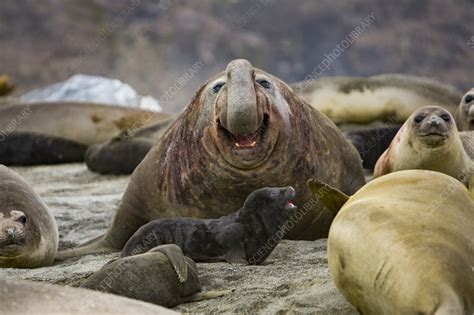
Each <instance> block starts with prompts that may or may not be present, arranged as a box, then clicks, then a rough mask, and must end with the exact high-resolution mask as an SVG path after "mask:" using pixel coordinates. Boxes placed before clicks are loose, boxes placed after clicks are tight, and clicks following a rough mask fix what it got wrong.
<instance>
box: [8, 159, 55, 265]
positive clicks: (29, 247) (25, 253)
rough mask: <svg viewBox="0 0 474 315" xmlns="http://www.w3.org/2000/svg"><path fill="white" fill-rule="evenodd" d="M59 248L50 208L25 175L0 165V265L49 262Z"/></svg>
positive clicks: (52, 259)
mask: <svg viewBox="0 0 474 315" xmlns="http://www.w3.org/2000/svg"><path fill="white" fill-rule="evenodd" d="M57 249H58V227H57V226H56V221H55V219H54V216H53V214H52V213H51V211H50V210H49V209H48V207H47V206H46V204H45V203H44V202H43V201H42V200H41V198H40V196H38V194H37V193H36V192H35V191H34V190H33V188H32V187H31V186H30V185H29V184H28V183H27V182H26V181H25V180H24V179H23V178H21V177H20V176H19V175H18V174H16V173H15V172H13V171H11V170H9V169H8V168H7V167H5V166H3V165H0V268H35V267H41V266H48V265H51V264H52V263H53V261H54V258H55V256H56V253H57Z"/></svg>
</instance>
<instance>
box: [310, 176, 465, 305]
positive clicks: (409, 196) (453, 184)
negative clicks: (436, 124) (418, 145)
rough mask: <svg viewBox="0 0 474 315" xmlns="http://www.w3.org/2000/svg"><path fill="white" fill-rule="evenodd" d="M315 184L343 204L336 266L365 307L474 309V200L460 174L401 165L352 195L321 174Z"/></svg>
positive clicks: (330, 202) (334, 248) (333, 237)
mask: <svg viewBox="0 0 474 315" xmlns="http://www.w3.org/2000/svg"><path fill="white" fill-rule="evenodd" d="M309 185H310V187H311V190H312V191H313V192H314V193H315V194H316V196H318V198H319V200H320V201H321V202H322V203H324V204H325V205H326V206H328V207H329V208H331V209H333V211H336V212H337V211H339V212H338V214H337V216H336V218H335V219H334V222H333V223H332V225H331V229H330V231H329V237H328V263H329V269H330V272H331V277H332V279H333V280H334V282H335V284H336V286H337V287H338V289H339V290H340V291H341V292H342V293H343V295H344V296H345V297H346V299H347V300H348V301H349V302H350V303H351V304H352V305H354V306H355V307H356V308H357V310H358V311H359V312H360V313H361V314H473V312H474V272H473V269H472V268H473V266H474V242H473V229H472V227H473V226H474V202H473V199H472V198H473V197H472V196H471V195H470V194H469V191H468V190H467V189H466V188H465V187H464V186H463V185H462V184H461V183H460V182H459V181H457V180H456V179H454V178H452V177H451V176H447V175H445V174H442V173H439V172H432V171H426V170H407V171H400V172H395V173H392V174H388V175H385V176H382V177H380V178H377V179H375V180H373V181H371V182H369V183H368V184H367V185H365V186H364V187H362V188H361V189H360V190H359V191H357V193H355V194H354V195H353V196H351V197H350V198H349V197H348V196H346V195H344V194H342V193H341V192H340V191H338V190H337V189H334V188H333V187H330V186H328V185H326V184H324V183H321V182H317V181H310V182H309ZM339 209H340V210H339Z"/></svg>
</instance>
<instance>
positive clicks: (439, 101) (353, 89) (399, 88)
mask: <svg viewBox="0 0 474 315" xmlns="http://www.w3.org/2000/svg"><path fill="white" fill-rule="evenodd" d="M292 87H293V89H294V90H295V92H296V93H297V94H299V95H300V96H301V97H302V98H303V99H304V100H305V101H306V102H308V103H309V104H311V105H312V106H314V107H315V108H317V109H318V110H320V111H321V112H323V113H324V114H326V115H327V116H328V117H329V118H331V120H333V121H334V122H336V123H338V124H340V123H359V124H366V123H369V122H372V121H377V120H384V121H385V120H389V121H391V122H395V121H396V122H400V123H401V122H404V121H405V120H406V119H407V118H408V116H410V115H411V113H413V112H414V111H415V110H417V109H418V108H420V107H423V106H427V105H438V106H443V107H445V108H447V109H448V110H449V111H450V112H451V113H452V114H454V112H455V110H456V105H457V104H458V103H459V99H460V98H461V95H462V94H461V92H460V91H458V90H457V89H456V88H454V87H453V86H449V85H446V84H442V83H439V82H437V81H435V80H432V79H428V78H423V77H416V76H410V75H403V74H384V75H377V76H372V77H368V78H366V77H328V78H322V79H318V80H313V81H303V82H300V83H295V84H293V85H292Z"/></svg>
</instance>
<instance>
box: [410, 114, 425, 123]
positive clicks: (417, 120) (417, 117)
mask: <svg viewBox="0 0 474 315" xmlns="http://www.w3.org/2000/svg"><path fill="white" fill-rule="evenodd" d="M423 118H425V117H423V116H422V115H417V116H415V119H413V120H414V121H415V122H416V123H419V122H421V121H422V120H423Z"/></svg>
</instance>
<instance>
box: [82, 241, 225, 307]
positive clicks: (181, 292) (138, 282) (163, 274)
mask: <svg viewBox="0 0 474 315" xmlns="http://www.w3.org/2000/svg"><path fill="white" fill-rule="evenodd" d="M81 287H83V288H87V289H92V290H98V291H102V292H106V293H113V294H116V295H121V296H125V297H129V298H132V299H135V300H140V301H144V302H149V303H153V304H158V305H162V306H166V307H172V306H176V305H178V304H181V303H185V302H191V301H200V300H204V299H210V298H215V297H219V296H222V295H224V294H225V293H228V292H230V291H229V290H227V291H210V292H204V293H199V292H200V291H201V284H200V283H199V278H198V271H197V267H196V264H195V263H194V261H193V260H192V259H190V258H189V257H185V256H184V255H183V252H182V251H181V249H180V248H179V247H178V246H176V245H174V244H168V245H162V246H158V247H154V248H152V249H150V250H149V251H147V252H146V253H144V254H140V255H136V256H133V257H126V258H119V259H116V260H113V261H111V262H109V263H107V264H106V265H105V266H104V267H102V269H100V270H99V271H97V272H96V273H94V274H93V275H92V276H90V277H89V278H88V279H87V280H86V282H84V283H83V284H82V286H81Z"/></svg>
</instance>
